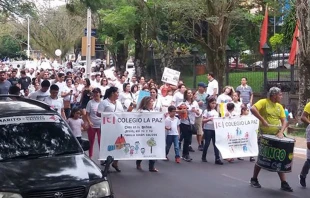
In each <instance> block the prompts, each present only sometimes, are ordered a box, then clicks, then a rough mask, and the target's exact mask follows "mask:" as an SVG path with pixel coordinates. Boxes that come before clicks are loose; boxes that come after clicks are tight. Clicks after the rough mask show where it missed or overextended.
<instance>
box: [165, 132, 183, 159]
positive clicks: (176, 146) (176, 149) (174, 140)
mask: <svg viewBox="0 0 310 198" xmlns="http://www.w3.org/2000/svg"><path fill="white" fill-rule="evenodd" d="M172 143H173V145H174V152H175V158H179V157H180V151H179V136H178V135H167V136H166V155H168V153H169V150H170V147H171V145H172Z"/></svg>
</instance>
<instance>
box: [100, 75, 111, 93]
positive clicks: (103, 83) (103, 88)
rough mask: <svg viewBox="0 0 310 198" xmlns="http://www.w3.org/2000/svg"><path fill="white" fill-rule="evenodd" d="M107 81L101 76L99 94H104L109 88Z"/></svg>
mask: <svg viewBox="0 0 310 198" xmlns="http://www.w3.org/2000/svg"><path fill="white" fill-rule="evenodd" d="M108 84H109V81H108V79H107V78H102V79H101V82H100V89H101V94H102V95H103V96H104V94H105V92H106V90H107V89H109V88H110V87H109V85H108Z"/></svg>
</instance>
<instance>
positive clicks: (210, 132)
mask: <svg viewBox="0 0 310 198" xmlns="http://www.w3.org/2000/svg"><path fill="white" fill-rule="evenodd" d="M207 100H208V104H207V109H206V110H205V111H204V112H203V119H202V123H203V125H204V126H203V132H204V138H205V145H204V147H203V152H202V157H201V160H202V161H203V162H207V158H206V157H207V151H208V148H209V145H210V142H211V140H212V143H213V148H214V155H215V164H217V165H223V162H222V161H221V159H220V152H219V150H218V149H217V147H216V146H215V130H214V124H213V118H218V117H219V113H218V112H217V111H216V106H217V104H216V99H215V98H214V97H213V96H211V97H209V98H208V99H207Z"/></svg>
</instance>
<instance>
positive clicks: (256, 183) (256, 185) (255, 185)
mask: <svg viewBox="0 0 310 198" xmlns="http://www.w3.org/2000/svg"><path fill="white" fill-rule="evenodd" d="M250 185H251V186H252V187H254V188H261V187H262V186H261V185H260V184H259V182H258V180H257V179H255V178H251V181H250Z"/></svg>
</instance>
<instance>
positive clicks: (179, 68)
mask: <svg viewBox="0 0 310 198" xmlns="http://www.w3.org/2000/svg"><path fill="white" fill-rule="evenodd" d="M176 52H177V55H178V70H179V71H181V65H180V60H179V59H180V56H181V53H182V50H181V48H179V47H178V48H177V51H176Z"/></svg>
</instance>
